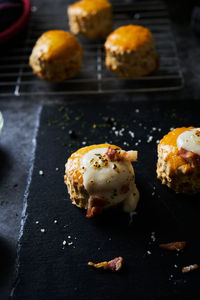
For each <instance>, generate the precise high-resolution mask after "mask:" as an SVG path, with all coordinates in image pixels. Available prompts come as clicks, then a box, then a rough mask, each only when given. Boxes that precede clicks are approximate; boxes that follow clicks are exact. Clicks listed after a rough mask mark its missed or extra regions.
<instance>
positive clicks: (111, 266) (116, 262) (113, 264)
mask: <svg viewBox="0 0 200 300" xmlns="http://www.w3.org/2000/svg"><path fill="white" fill-rule="evenodd" d="M122 263H123V258H122V257H121V256H119V257H115V258H114V259H112V260H110V261H108V262H107V261H103V262H100V263H97V264H95V263H93V262H91V261H89V262H88V266H92V267H94V268H104V270H111V271H114V272H117V271H119V270H120V269H121V268H122Z"/></svg>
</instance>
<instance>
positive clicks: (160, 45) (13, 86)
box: [0, 0, 183, 96]
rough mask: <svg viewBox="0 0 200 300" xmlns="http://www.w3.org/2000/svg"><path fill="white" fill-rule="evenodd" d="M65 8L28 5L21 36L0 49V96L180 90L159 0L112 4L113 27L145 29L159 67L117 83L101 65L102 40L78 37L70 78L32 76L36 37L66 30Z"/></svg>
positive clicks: (174, 55) (173, 51) (171, 41)
mask: <svg viewBox="0 0 200 300" xmlns="http://www.w3.org/2000/svg"><path fill="white" fill-rule="evenodd" d="M67 24H68V20H67V16H66V7H62V6H59V7H58V10H57V11H56V12H55V13H51V14H49V13H48V14H47V13H43V12H42V10H40V9H38V10H37V8H36V7H33V12H32V17H31V21H30V24H29V27H28V30H27V32H26V35H25V36H24V37H23V38H22V39H20V40H19V41H17V42H16V44H15V45H14V46H13V47H12V48H10V47H9V48H8V49H3V50H2V51H1V57H0V91H1V92H0V96H13V95H15V96H20V95H22V96H26V95H27V96H29V95H68V94H90V93H94V94H95V93H115V92H117V93H118V92H151V91H165V90H177V89H180V88H182V87H183V76H182V72H181V69H180V66H179V61H178V57H177V51H176V45H175V41H174V38H173V34H172V32H171V28H170V21H169V16H168V12H167V9H166V7H165V4H164V3H163V2H162V1H160V0H144V1H138V2H137V1H136V2H134V3H133V4H131V5H129V4H123V5H115V6H114V24H115V28H117V27H119V26H122V25H128V24H138V25H144V26H146V27H148V28H149V29H150V30H151V31H152V33H153V36H154V38H155V43H156V50H157V53H158V55H159V56H160V68H159V70H158V71H156V72H154V73H153V74H151V75H149V76H145V77H141V78H137V79H130V80H126V79H119V78H117V77H116V76H115V75H113V74H112V73H111V72H109V71H108V70H107V69H106V67H105V64H104V60H105V54H104V48H103V42H102V43H101V42H100V43H99V42H91V41H87V40H86V39H84V38H82V37H79V39H80V42H81V44H82V45H83V49H84V58H83V67H82V69H81V72H80V73H79V74H78V76H77V77H76V78H73V79H70V80H66V81H64V82H61V83H58V84H52V83H47V82H45V81H43V80H40V79H39V78H37V77H36V76H35V75H34V74H33V73H32V70H31V68H30V67H29V65H28V60H29V55H30V53H31V50H32V47H33V46H34V44H35V42H36V40H37V38H38V37H39V36H40V35H41V34H42V33H43V32H45V31H47V30H50V29H64V30H68V25H67Z"/></svg>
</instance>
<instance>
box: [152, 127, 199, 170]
mask: <svg viewBox="0 0 200 300" xmlns="http://www.w3.org/2000/svg"><path fill="white" fill-rule="evenodd" d="M193 128H194V127H180V128H176V129H174V130H172V131H170V132H169V133H168V134H166V135H165V136H164V137H163V139H162V140H161V141H160V143H159V145H158V149H159V150H160V151H162V155H163V159H164V160H165V161H168V162H169V167H170V171H172V172H173V171H175V170H176V169H177V168H179V167H181V166H183V165H188V168H190V164H189V163H188V164H187V163H186V162H185V160H184V159H183V158H182V157H180V156H179V155H177V152H178V150H179V149H178V146H177V139H178V137H179V135H180V134H182V133H183V132H185V131H187V130H190V129H193Z"/></svg>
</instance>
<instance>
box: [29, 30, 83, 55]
mask: <svg viewBox="0 0 200 300" xmlns="http://www.w3.org/2000/svg"><path fill="white" fill-rule="evenodd" d="M33 51H34V52H35V51H36V52H39V53H38V56H40V58H41V59H45V60H46V61H51V60H54V59H58V60H60V59H70V58H71V57H72V56H74V54H76V53H79V54H82V53H83V51H82V48H81V45H80V43H79V41H78V40H77V38H76V37H74V36H73V35H72V34H71V33H69V32H67V31H63V30H50V31H47V32H45V33H44V34H43V35H42V36H41V37H40V38H39V39H38V41H37V43H36V45H35V46H34V48H33Z"/></svg>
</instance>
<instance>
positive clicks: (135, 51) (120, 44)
mask: <svg viewBox="0 0 200 300" xmlns="http://www.w3.org/2000/svg"><path fill="white" fill-rule="evenodd" d="M104 47H105V50H106V60H105V64H106V67H107V68H108V70H110V71H112V72H114V73H115V74H116V75H117V76H119V77H122V78H136V77H141V76H145V75H148V74H150V73H152V72H153V71H155V70H157V69H158V65H159V58H158V56H157V54H156V53H155V46H154V39H153V36H152V34H151V32H150V31H149V30H148V29H147V28H145V27H143V26H138V25H128V26H122V27H119V28H118V29H116V30H115V31H114V32H112V33H111V34H110V35H109V36H108V38H107V40H106V42H105V44H104Z"/></svg>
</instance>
